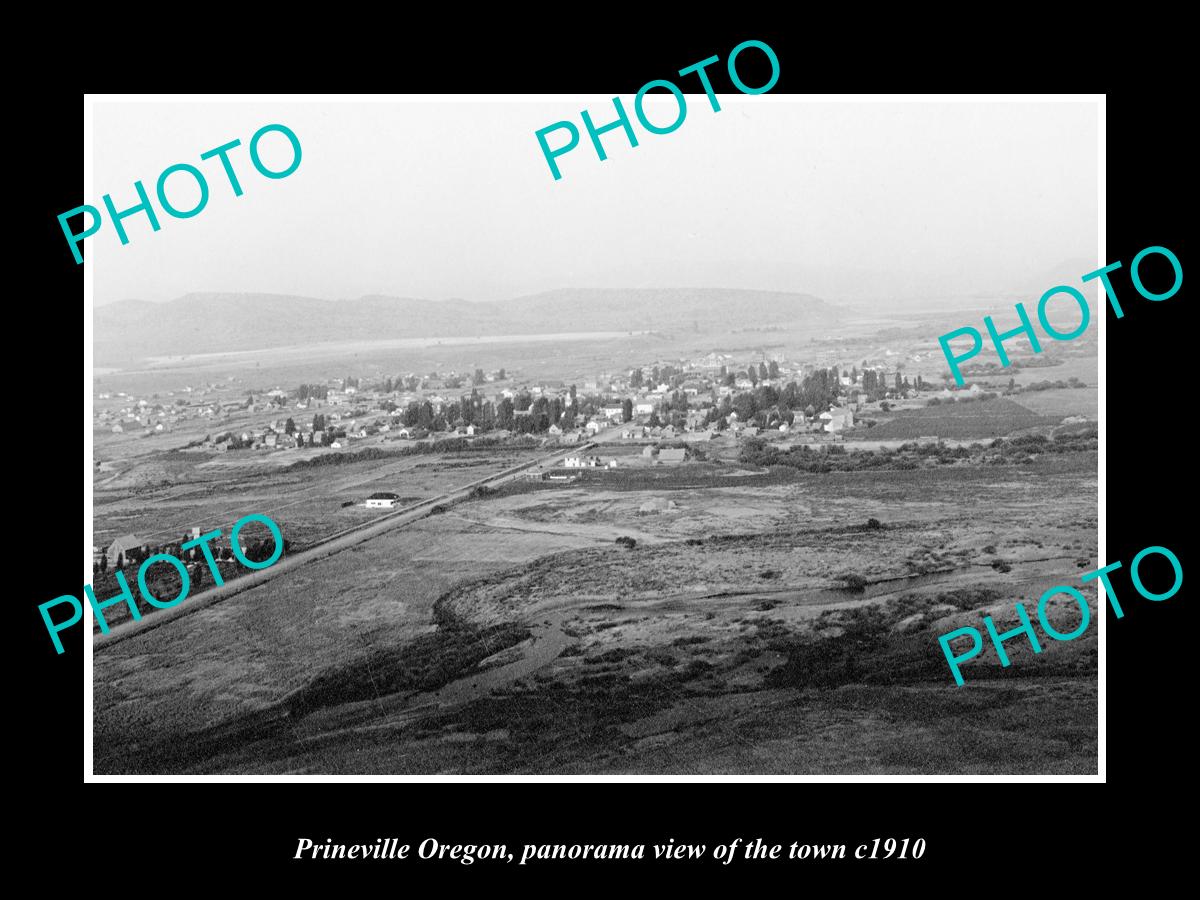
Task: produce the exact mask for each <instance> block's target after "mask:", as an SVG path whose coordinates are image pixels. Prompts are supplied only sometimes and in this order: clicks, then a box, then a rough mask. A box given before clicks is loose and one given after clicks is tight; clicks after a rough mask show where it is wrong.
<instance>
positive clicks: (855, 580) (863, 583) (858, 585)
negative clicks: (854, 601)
mask: <svg viewBox="0 0 1200 900" xmlns="http://www.w3.org/2000/svg"><path fill="white" fill-rule="evenodd" d="M868 584H870V582H869V581H867V579H866V578H864V577H863V576H861V575H859V574H858V573H857V572H852V573H850V574H849V575H843V576H842V589H843V590H847V591H853V592H854V593H856V594H857V593H861V592H862V591H863V590H865V589H866V587H867V585H868Z"/></svg>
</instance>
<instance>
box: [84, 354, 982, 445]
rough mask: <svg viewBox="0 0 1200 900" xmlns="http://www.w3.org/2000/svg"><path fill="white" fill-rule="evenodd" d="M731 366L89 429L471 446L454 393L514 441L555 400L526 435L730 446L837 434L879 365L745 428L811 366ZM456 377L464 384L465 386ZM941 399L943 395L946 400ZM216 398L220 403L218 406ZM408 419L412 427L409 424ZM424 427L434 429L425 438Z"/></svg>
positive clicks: (200, 401) (436, 385) (131, 417)
mask: <svg viewBox="0 0 1200 900" xmlns="http://www.w3.org/2000/svg"><path fill="white" fill-rule="evenodd" d="M879 355H880V357H881V358H882V356H884V355H886V356H889V357H890V356H893V355H894V354H893V353H892V352H891V351H886V352H883V351H881V353H880V354H879ZM743 362H744V361H743ZM864 362H865V361H864ZM889 362H890V360H889ZM893 365H894V364H893ZM738 366H739V363H738V362H737V361H736V360H735V359H734V357H733V356H732V355H731V354H727V353H710V354H707V355H704V356H698V357H696V358H693V359H684V360H678V361H674V362H660V363H658V364H655V365H653V366H649V367H647V366H643V367H641V368H638V369H630V370H627V371H623V372H618V373H605V374H602V375H600V376H598V377H596V378H593V379H588V380H585V381H583V382H582V383H581V384H576V385H569V384H567V383H566V382H564V381H556V380H537V381H534V380H524V379H521V378H519V377H516V378H514V377H512V373H509V374H508V375H505V374H504V370H500V372H499V373H494V372H493V373H487V374H486V375H483V374H482V373H479V372H477V373H476V376H475V377H474V378H467V377H466V376H457V375H454V374H453V373H451V375H449V376H443V377H440V378H439V377H437V376H435V375H431V376H427V377H426V376H413V375H411V374H410V375H409V376H405V377H401V378H396V379H394V380H393V379H392V378H388V379H386V381H384V382H379V383H376V384H374V385H365V386H364V383H363V381H362V380H359V379H349V378H348V379H333V380H331V381H329V382H327V383H326V385H324V386H321V393H320V399H317V398H316V397H314V396H311V395H310V394H309V392H307V391H305V392H300V391H292V392H288V391H285V390H283V389H282V388H279V387H275V388H273V389H272V390H269V391H265V392H257V393H254V392H251V393H250V394H248V395H242V396H239V390H238V389H237V388H236V387H233V386H231V385H207V386H205V388H202V389H199V390H197V391H193V389H192V388H191V387H188V388H186V389H184V390H182V391H180V392H178V393H179V394H180V395H181V396H180V397H179V398H177V399H172V398H173V397H174V394H175V392H166V399H165V400H164V399H163V398H162V397H160V396H159V395H157V394H156V395H154V396H153V397H152V398H150V399H145V398H142V399H138V398H134V397H132V396H130V395H128V394H115V395H113V394H106V393H101V394H100V395H99V397H100V399H102V400H112V399H117V400H124V401H128V402H127V403H125V405H123V406H120V407H117V406H115V405H113V404H106V405H105V406H104V409H103V410H102V411H100V412H98V414H97V422H98V424H99V426H100V427H103V428H106V429H109V430H111V431H112V432H115V433H130V432H133V433H138V432H140V433H141V434H144V435H153V434H161V433H165V432H170V431H172V430H174V429H175V428H176V427H178V426H179V425H180V424H181V423H182V422H184V421H187V420H189V419H210V420H213V426H214V427H213V428H212V429H211V431H210V434H209V435H208V436H207V437H206V439H205V440H203V441H197V442H195V443H194V444H193V445H192V446H193V447H196V448H198V449H202V450H214V451H222V450H229V449H256V450H268V451H269V450H288V449H291V448H295V447H308V446H313V447H316V446H326V447H330V448H332V449H335V450H337V449H342V448H344V447H347V446H349V445H350V444H351V442H353V441H356V440H362V439H366V438H371V437H376V438H379V439H380V440H421V439H424V438H426V437H437V438H442V437H454V436H461V437H472V436H474V435H476V434H477V433H482V430H483V429H482V427H481V426H480V425H477V424H461V418H460V417H459V416H458V415H457V414H456V410H457V409H458V408H459V405H460V403H462V401H463V394H464V392H466V391H473V392H474V395H475V397H477V398H478V400H479V401H481V402H486V403H491V404H494V405H495V406H496V407H497V408H499V406H500V404H502V403H504V401H506V400H507V401H510V403H517V402H521V401H522V400H523V399H524V398H529V400H530V404H531V405H530V408H527V409H512V416H513V418H514V421H515V422H516V424H514V425H513V428H512V430H514V431H521V432H528V431H530V429H528V428H521V427H518V426H519V425H520V418H521V417H522V416H527V415H530V414H531V413H532V409H533V405H534V404H537V403H538V401H539V400H540V399H543V398H544V399H545V400H546V401H548V402H553V401H557V403H558V404H559V405H558V406H556V407H555V408H556V409H563V408H566V407H568V406H570V405H573V406H574V409H576V410H578V409H579V405H576V404H578V403H579V402H580V401H583V404H582V405H583V408H584V411H585V412H586V413H587V414H586V415H585V414H582V413H578V412H577V414H575V415H574V416H573V417H569V416H562V417H561V419H560V420H559V421H557V422H553V423H552V424H550V425H549V427H548V429H546V426H545V423H544V422H543V423H542V425H541V426H540V427H539V428H537V429H535V432H536V433H538V434H542V433H544V434H545V435H546V436H547V437H548V438H549V439H550V440H551V441H553V442H555V443H558V444H563V445H570V444H573V443H584V442H587V441H588V440H590V439H591V438H593V437H594V436H595V435H596V434H598V433H599V432H601V431H605V430H608V429H610V428H620V429H621V432H620V433H621V437H622V438H624V439H626V440H652V441H664V440H665V441H672V440H683V441H689V440H704V439H707V438H711V437H713V436H715V435H716V434H717V433H718V430H717V429H718V421H717V420H718V419H719V420H720V425H721V426H723V427H724V428H725V429H727V430H728V431H729V432H731V433H732V434H733V435H734V436H735V437H742V436H747V437H749V436H754V435H757V434H759V433H760V431H762V430H763V429H769V430H773V431H778V432H782V433H799V434H825V435H837V434H839V433H841V432H843V431H846V430H847V429H850V428H853V427H854V417H855V412H856V411H857V410H858V409H859V408H860V407H861V403H860V396H865V394H863V393H862V391H860V388H862V387H863V386H864V384H865V375H866V373H868V372H872V373H874V374H873V375H872V376H871V377H872V379H873V382H872V383H873V384H876V383H879V382H884V383H886V378H885V375H884V372H883V367H882V366H880V367H877V368H873V369H868V368H864V369H863V370H861V371H856V372H855V373H853V374H850V373H846V372H843V373H842V374H841V375H840V376H839V375H838V372H836V371H835V372H833V375H834V376H835V377H837V378H838V380H839V381H840V383H841V385H842V387H843V389H844V390H842V391H841V392H840V393H841V396H840V397H839V401H840V402H841V405H839V406H835V407H833V408H830V409H824V410H813V409H812V408H811V407H810V408H809V409H808V410H807V411H806V412H807V413H808V414H806V412H804V411H800V410H796V409H793V410H791V411H790V412H787V411H785V413H786V415H784V416H780V415H778V414H777V413H774V412H773V413H771V414H767V415H765V416H764V415H763V414H761V413H760V414H758V415H757V416H755V418H754V419H752V420H747V421H741V420H740V419H739V416H738V413H737V412H736V411H733V410H732V409H731V402H732V401H735V400H736V399H737V398H738V397H739V395H741V394H742V393H744V392H747V391H753V390H755V389H758V388H762V387H763V386H772V387H775V388H777V389H780V390H782V389H783V387H784V386H785V385H786V384H788V383H789V382H793V381H799V380H800V379H803V378H804V377H805V376H806V375H809V374H812V373H813V372H814V371H821V368H820V367H813V366H802V365H799V364H793V363H789V362H788V361H787V360H786V359H783V358H781V357H776V358H775V359H773V360H771V362H770V368H769V370H768V368H767V366H766V364H765V363H764V362H760V363H758V364H757V366H756V365H754V364H753V363H751V364H749V365H747V366H746V368H745V369H744V370H741V371H738ZM825 371H828V370H825ZM464 378H467V381H466V384H465V386H464V384H463V379H464ZM455 386H457V390H458V394H457V395H451V394H450V393H449V392H450V390H452V389H453V388H454V387H455ZM975 390H978V388H976V389H975ZM943 393H945V394H947V395H949V393H950V392H948V391H944V392H943ZM214 394H216V395H217V397H216V398H214V396H213V395H214ZM221 394H224V399H220V395H221ZM912 396H916V391H914V390H910V389H907V388H906V389H904V390H901V389H900V387H899V385H897V387H896V390H895V391H888V392H887V394H886V397H887V398H889V399H900V398H908V397H912ZM577 398H578V399H577ZM414 402H415V403H419V404H421V405H424V404H429V406H430V408H432V409H433V410H434V412H435V414H436V415H437V416H438V417H440V419H441V421H438V422H437V423H436V424H435V425H434V426H432V427H431V426H429V420H428V418H426V419H425V420H424V421H425V424H426V427H416V426H409V425H405V424H403V422H404V420H405V418H406V417H404V416H402V412H403V411H404V409H406V408H409V407H410V404H413V403H414ZM521 405H524V403H523V402H522V403H521ZM543 406H544V404H543ZM509 408H510V409H511V406H510V407H509ZM310 410H312V411H315V410H320V411H321V420H322V424H323V425H324V427H323V428H316V427H314V424H316V423H315V422H314V416H313V413H312V412H309V411H310ZM718 410H720V415H718ZM257 413H267V415H268V416H269V415H272V414H273V415H274V416H275V418H274V419H270V420H267V421H263V418H264V417H262V416H259V417H258V421H253V419H254V414H257ZM298 413H304V414H302V415H300V414H298ZM235 415H236V416H237V419H238V420H239V421H240V422H241V424H240V427H234V428H228V427H227V430H225V431H219V430H218V429H219V428H220V427H221V426H229V425H232V424H233V422H234V421H235V419H234V416H235ZM468 418H469V417H468ZM568 419H570V420H569V421H568ZM289 420H290V421H289ZM407 420H408V421H411V418H408V419H407ZM488 421H489V422H490V421H491V419H489V420H488ZM432 428H437V429H438V430H437V431H432ZM206 430H207V429H206ZM431 432H432V433H431ZM488 433H489V434H495V435H498V436H499V435H503V434H504V433H506V432H505V431H502V430H499V429H489V430H488Z"/></svg>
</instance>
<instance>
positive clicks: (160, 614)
mask: <svg viewBox="0 0 1200 900" xmlns="http://www.w3.org/2000/svg"><path fill="white" fill-rule="evenodd" d="M619 433H620V428H610V429H608V431H605V432H601V433H599V434H597V435H596V437H595V438H594V439H593V441H591V442H589V443H587V444H582V445H577V446H572V447H564V448H561V449H559V450H556V451H555V452H553V453H549V454H546V455H545V456H541V457H538V458H536V459H533V460H530V461H529V462H525V463H521V464H520V465H517V466H513V467H511V468H509V469H504V470H503V471H500V472H497V473H496V474H494V475H489V476H487V477H485V478H479V479H476V480H475V481H472V482H469V483H467V484H464V485H462V486H461V487H458V488H455V489H454V490H451V491H447V492H446V493H444V494H440V495H439V496H437V497H430V498H429V499H427V500H422V501H421V502H420V503H414V504H413V505H411V506H406V507H404V508H403V509H398V510H395V511H393V512H390V513H387V514H385V515H383V516H381V517H380V518H378V519H375V520H373V521H371V522H366V523H363V524H361V525H355V526H353V527H351V528H348V529H346V530H344V531H341V532H338V533H336V534H333V535H330V536H329V537H327V538H324V539H323V540H322V541H320V542H319V543H317V544H315V545H313V546H311V547H309V548H307V549H305V550H301V551H299V552H297V553H292V554H289V555H288V556H285V557H283V558H282V559H280V560H279V561H278V562H276V563H275V564H274V565H273V566H271V567H270V568H269V569H263V570H261V571H258V572H251V573H248V574H246V575H242V576H241V577H239V578H236V579H234V580H233V581H229V582H227V583H226V584H224V585H222V586H221V587H213V588H210V589H208V590H206V591H201V592H200V593H197V594H194V595H192V596H189V597H188V598H187V599H186V600H184V601H183V602H182V603H181V604H179V605H178V606H175V607H172V608H171V609H164V610H158V611H155V612H154V613H153V614H152V615H149V616H147V617H145V618H143V619H136V620H131V621H129V622H123V623H122V624H120V625H117V626H115V627H114V628H112V629H110V630H109V632H108V634H96V635H94V636H93V637H92V647H93V650H101V649H103V648H105V647H110V646H112V645H113V644H116V643H119V642H120V641H123V640H125V639H127V638H130V637H132V636H133V635H135V634H141V633H142V632H144V631H148V630H150V629H153V628H158V627H160V626H162V625H166V624H168V623H170V622H173V621H175V620H176V619H179V618H181V617H183V616H186V615H190V614H192V613H194V612H198V611H199V610H201V609H204V608H206V607H208V606H212V605H213V604H214V603H220V602H221V601H223V600H227V599H229V598H230V597H232V596H234V595H235V594H240V593H242V592H243V591H247V590H250V589H251V588H253V587H257V586H258V585H260V584H262V583H264V582H265V581H267V580H269V579H271V578H276V577H278V576H279V575H282V574H284V573H285V572H290V571H292V570H294V569H298V568H299V567H300V566H305V565H308V564H309V563H311V562H315V561H316V560H319V559H324V558H325V557H327V556H332V555H333V554H334V553H340V552H341V551H342V550H346V549H349V548H350V547H353V546H355V545H357V544H361V543H363V542H364V541H369V540H370V539H371V538H373V537H377V536H378V535H381V534H384V533H385V532H388V531H391V530H393V529H395V528H402V527H404V526H405V525H410V524H412V523H413V522H416V521H417V520H419V519H423V518H425V517H426V516H428V515H430V514H432V512H433V510H434V508H435V507H436V506H438V505H445V504H447V503H454V502H457V501H459V500H465V499H466V498H467V497H469V496H470V493H471V491H472V490H473V489H475V488H476V487H479V486H480V485H484V484H486V485H489V486H495V485H500V484H504V483H506V482H509V481H512V480H514V479H516V478H520V477H521V476H522V475H523V474H524V473H525V472H526V471H527V470H529V469H534V468H539V467H540V468H545V467H547V466H553V465H555V464H556V463H557V462H559V461H561V460H562V459H563V458H564V457H566V456H577V455H579V454H581V453H583V452H585V451H587V450H588V449H590V448H591V447H593V446H594V445H595V444H597V443H600V442H604V441H608V440H612V439H613V438H614V437H616V436H617V435H619Z"/></svg>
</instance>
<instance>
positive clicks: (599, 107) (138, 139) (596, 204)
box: [85, 94, 1098, 304]
mask: <svg viewBox="0 0 1200 900" xmlns="http://www.w3.org/2000/svg"><path fill="white" fill-rule="evenodd" d="M719 99H720V102H721V105H722V109H721V111H720V112H717V113H714V112H713V111H712V110H711V108H710V106H709V104H708V101H707V99H706V98H705V96H704V95H703V94H699V95H688V96H687V101H688V111H687V118H686V120H685V121H684V123H683V125H682V126H681V127H680V128H679V129H678V130H676V131H675V132H673V133H671V134H666V135H654V134H650V133H648V132H646V131H645V130H644V129H643V128H642V127H641V126H640V124H639V123H638V122H637V120H636V118H633V99H632V97H624V96H623V97H622V101H623V102H624V103H625V106H626V109H627V110H629V114H630V117H631V118H633V122H634V129H635V132H636V133H637V137H638V140H639V145H638V147H636V148H631V147H630V146H629V145H628V142H627V140H626V138H625V136H624V133H623V132H622V131H621V130H620V129H617V130H615V131H612V132H609V133H607V134H605V135H604V136H603V143H604V146H605V148H606V150H607V151H608V156H609V158H608V160H607V161H605V162H600V161H599V160H598V159H597V157H596V155H595V152H594V151H593V149H592V147H591V144H590V141H589V140H588V137H587V133H586V131H584V129H583V126H582V124H581V122H580V117H579V111H580V110H581V109H584V108H587V109H589V110H590V111H591V113H592V116H593V119H594V121H595V122H596V124H597V125H600V124H603V123H605V122H608V121H611V120H612V119H613V118H614V117H615V113H613V107H612V101H611V98H604V97H595V96H592V97H585V98H578V99H575V98H570V99H568V98H560V99H550V100H538V101H536V102H528V101H515V102H507V101H505V102H499V101H497V102H470V103H464V102H457V101H435V102H429V101H422V102H411V101H403V100H396V101H392V102H380V103H337V102H332V101H329V102H320V103H312V102H306V103H298V102H287V101H284V102H236V101H229V102H221V103H189V102H179V103H160V102H155V103H115V102H103V103H97V104H96V105H95V110H94V137H93V146H94V152H95V160H94V163H95V170H94V171H95V177H94V194H95V196H89V197H86V198H85V202H88V203H91V204H93V205H95V206H97V207H102V201H101V197H102V195H103V194H105V193H111V194H112V195H113V202H114V204H115V205H116V207H117V209H118V210H120V209H124V208H127V207H129V206H132V205H134V204H135V203H136V202H137V200H136V195H135V193H134V189H133V182H134V181H135V180H137V179H141V180H142V182H143V184H144V185H145V187H146V190H147V192H148V193H150V195H151V196H152V197H153V196H154V185H155V182H156V180H157V178H158V175H159V173H160V172H161V171H162V170H163V169H165V168H166V167H167V166H169V165H172V164H174V163H179V162H186V163H191V164H193V165H195V166H197V167H198V168H200V169H201V171H202V172H204V173H205V175H206V176H207V179H208V183H209V188H210V192H211V193H210V199H209V203H208V206H207V207H206V208H205V209H204V210H203V211H202V212H201V213H199V214H198V215H196V216H195V217H194V218H190V219H173V218H170V217H169V216H167V215H166V214H165V213H164V212H162V210H161V209H160V208H158V202H157V200H154V203H155V206H156V209H158V215H159V218H160V224H161V226H162V228H161V230H160V231H158V232H152V231H151V230H150V226H149V224H148V223H147V221H146V218H145V216H144V215H141V214H138V215H136V216H134V217H131V218H130V219H127V220H126V228H127V230H128V232H129V237H130V243H129V244H128V245H126V246H121V245H120V243H119V241H118V239H117V236H116V233H115V231H114V229H113V227H112V224H111V223H110V222H108V221H107V220H106V221H105V224H104V226H103V227H102V229H101V231H100V232H99V233H98V234H97V235H96V236H94V237H91V238H88V239H87V241H86V248H87V253H88V256H89V262H90V263H93V262H94V263H95V266H96V268H95V280H94V286H95V298H96V302H97V303H98V304H102V303H110V302H112V301H114V300H121V299H126V298H139V299H143V300H154V301H160V300H171V299H174V298H176V297H179V296H181V295H183V294H186V293H190V292H197V291H216V292H235V293H241V292H264V293H275V294H298V295H304V296H313V297H322V298H327V299H340V298H347V297H359V296H362V295H364V294H388V295H394V296H404V297H425V298H429V299H434V300H440V299H445V298H448V297H461V298H464V299H469V300H496V299H505V298H509V297H514V296H519V295H522V294H527V293H534V292H537V291H541V290H548V289H551V288H556V287H627V286H628V287H693V286H698V287H744V288H765V289H775V290H796V291H807V292H812V293H817V294H820V295H822V296H825V297H827V298H829V299H833V300H837V299H839V298H845V299H854V298H857V297H861V296H863V295H880V296H887V295H889V294H892V293H894V294H895V295H896V296H897V297H909V296H917V295H920V294H923V293H932V294H938V293H954V292H961V293H964V294H974V293H981V292H989V291H991V290H996V289H1008V288H1012V287H1013V286H1014V285H1022V284H1027V283H1029V282H1030V281H1031V280H1032V281H1034V282H1035V283H1036V280H1037V277H1038V276H1039V275H1040V274H1041V273H1042V272H1043V271H1045V270H1047V269H1050V268H1052V267H1055V266H1057V265H1058V264H1060V263H1062V262H1063V261H1064V260H1069V259H1074V258H1079V257H1083V258H1086V259H1088V260H1091V259H1093V258H1094V257H1095V255H1096V245H1097V238H1096V232H1097V221H1098V219H1097V197H1096V183H1097V159H1096V146H1097V140H1096V132H1097V127H1098V124H1097V111H1096V108H1095V106H1094V104H1091V103H1069V104H1064V103H1015V104H1014V103H889V104H879V103H814V102H811V101H808V102H805V101H799V100H794V99H792V98H788V97H776V96H771V95H762V96H758V97H740V96H736V95H724V94H722V95H719ZM675 111H676V106H675V101H674V100H673V99H672V98H671V97H670V96H669V95H664V96H663V97H662V98H660V99H656V100H655V102H653V103H647V112H648V115H649V117H650V118H651V120H652V121H655V122H658V123H663V124H665V123H668V122H670V121H671V119H672V118H673V116H674V114H675ZM561 119H570V120H573V121H574V122H575V123H576V125H577V127H579V129H580V132H581V139H580V144H579V146H578V147H576V149H575V150H573V151H572V152H570V153H568V154H566V155H564V156H561V157H559V159H558V163H559V165H560V167H561V169H562V173H563V177H562V179H561V180H559V181H555V180H554V179H553V178H552V176H551V174H550V170H549V168H548V167H547V165H546V163H545V161H544V159H543V157H542V153H541V150H540V149H539V147H538V143H537V140H536V139H535V137H534V132H535V131H537V130H538V129H539V128H543V127H545V126H547V125H550V124H551V123H553V122H556V121H558V120H561ZM269 123H282V124H284V125H287V126H288V127H290V128H291V129H292V130H293V131H294V132H295V133H296V134H297V136H298V137H299V139H300V142H301V145H302V147H303V160H302V162H301V164H300V167H299V168H298V169H297V170H296V172H295V173H293V174H292V175H290V176H289V177H287V178H283V179H279V180H270V179H267V178H264V177H263V176H261V175H259V174H258V172H257V171H255V170H254V168H253V166H252V165H251V162H250V159H249V155H248V144H249V141H250V136H251V135H252V134H253V133H254V132H255V131H256V130H257V129H258V128H259V127H261V126H262V125H265V124H269ZM234 138H240V139H241V141H242V146H241V147H238V148H236V149H235V150H233V151H232V153H231V154H230V159H231V161H232V162H233V164H234V167H235V169H236V171H237V173H238V177H239V180H240V181H241V184H242V187H243V189H244V191H245V193H244V194H243V195H242V196H241V197H237V198H235V197H234V196H233V193H232V190H231V188H230V187H229V182H228V180H227V179H226V177H225V175H224V173H223V171H222V169H221V166H220V163H219V161H218V160H216V159H212V160H208V161H205V162H201V160H200V158H199V157H200V154H201V153H202V152H203V151H206V150H209V149H212V148H213V147H216V146H218V145H220V144H224V143H226V142H228V141H230V140H232V139H234ZM550 140H551V142H552V146H557V145H558V142H559V141H563V140H565V133H563V132H557V133H555V134H554V135H552V136H551V137H550ZM261 146H262V150H263V157H264V160H265V161H266V162H267V164H268V165H271V167H272V168H282V166H283V165H285V164H286V163H287V161H288V160H289V159H290V155H289V150H288V148H287V142H286V140H285V139H284V138H283V137H282V136H281V135H278V134H273V135H269V136H268V137H267V138H265V139H264V141H263V144H262V145H261ZM195 190H196V189H195V188H194V182H191V180H190V179H189V177H188V176H186V175H179V174H177V175H173V176H172V177H171V179H170V180H169V182H168V197H169V199H171V200H172V201H173V202H174V203H175V204H176V205H177V206H178V207H181V208H185V209H186V208H188V207H189V206H191V205H193V203H194V199H195V197H196V193H195ZM189 192H190V193H189ZM1082 271H1086V270H1081V274H1082Z"/></svg>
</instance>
